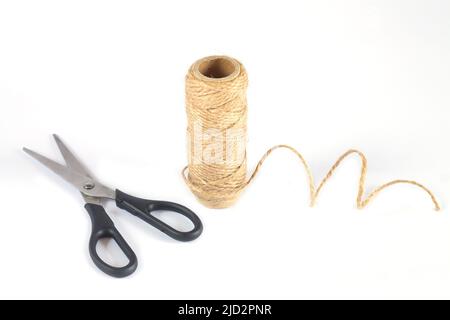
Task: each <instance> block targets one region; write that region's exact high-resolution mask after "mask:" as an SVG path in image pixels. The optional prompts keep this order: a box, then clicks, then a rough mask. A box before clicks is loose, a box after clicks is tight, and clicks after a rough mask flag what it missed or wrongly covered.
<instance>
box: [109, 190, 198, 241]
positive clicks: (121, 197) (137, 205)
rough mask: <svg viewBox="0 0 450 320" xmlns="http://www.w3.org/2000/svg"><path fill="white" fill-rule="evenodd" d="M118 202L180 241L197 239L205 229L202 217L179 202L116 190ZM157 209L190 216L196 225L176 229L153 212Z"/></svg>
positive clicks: (122, 207)
mask: <svg viewBox="0 0 450 320" xmlns="http://www.w3.org/2000/svg"><path fill="white" fill-rule="evenodd" d="M116 204H117V206H118V207H119V208H121V209H124V210H126V211H128V212H130V213H131V214H133V215H135V216H137V217H138V218H140V219H142V220H144V221H145V222H147V223H149V224H151V225H152V226H154V227H155V228H157V229H158V230H160V231H162V232H164V233H165V234H167V235H168V236H169V237H171V238H173V239H175V240H178V241H192V240H194V239H197V238H198V237H199V236H200V235H201V233H202V231H203V225H202V222H201V221H200V218H199V217H198V216H197V215H196V214H195V213H194V212H192V211H191V210H190V209H188V208H186V207H185V206H182V205H181V204H178V203H174V202H168V201H155V200H146V199H141V198H136V197H133V196H130V195H128V194H126V193H124V192H122V191H120V190H116ZM157 210H164V211H172V212H177V213H179V214H181V215H183V216H185V217H186V218H188V219H189V220H190V221H191V222H192V224H193V225H194V228H193V229H192V230H191V231H187V232H183V231H179V230H176V229H174V228H172V227H171V226H169V225H168V224H167V223H165V222H163V221H161V220H160V219H157V218H156V217H154V216H153V215H152V214H151V212H152V211H157Z"/></svg>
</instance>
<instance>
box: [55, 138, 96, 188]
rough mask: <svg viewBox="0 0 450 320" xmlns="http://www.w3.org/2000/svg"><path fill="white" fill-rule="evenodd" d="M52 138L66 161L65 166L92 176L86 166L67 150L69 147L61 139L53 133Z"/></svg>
mask: <svg viewBox="0 0 450 320" xmlns="http://www.w3.org/2000/svg"><path fill="white" fill-rule="evenodd" d="M53 138H54V139H55V141H56V144H57V145H58V148H59V151H60V152H61V154H62V156H63V158H64V160H65V161H66V164H67V167H69V168H70V169H72V170H74V171H76V172H78V173H79V174H80V175H83V176H86V177H89V178H91V179H94V178H93V175H92V174H91V172H90V171H89V170H88V169H87V168H86V166H85V165H84V164H83V163H82V162H81V161H80V160H78V158H77V157H76V156H75V155H74V154H73V153H72V152H71V151H70V150H69V148H68V147H67V146H66V145H65V144H64V143H63V142H62V141H61V139H60V138H59V136H58V135H56V134H54V135H53Z"/></svg>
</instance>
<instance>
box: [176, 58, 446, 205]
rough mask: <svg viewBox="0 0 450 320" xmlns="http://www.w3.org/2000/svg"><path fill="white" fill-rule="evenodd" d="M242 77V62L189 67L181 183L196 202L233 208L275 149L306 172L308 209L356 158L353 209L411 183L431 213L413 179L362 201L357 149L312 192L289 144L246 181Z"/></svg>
mask: <svg viewBox="0 0 450 320" xmlns="http://www.w3.org/2000/svg"><path fill="white" fill-rule="evenodd" d="M246 90H247V73H246V71H245V69H244V67H243V65H242V64H241V63H239V62H238V61H237V60H235V59H233V58H230V57H226V56H212V57H207V58H203V59H200V60H198V61H197V62H196V63H194V64H193V65H192V66H191V68H190V69H189V72H188V74H187V76H186V112H187V118H188V128H187V134H188V160H189V163H188V166H187V167H185V168H184V169H183V178H184V180H185V182H186V184H187V185H188V186H189V188H190V189H191V190H192V192H193V193H194V194H195V196H196V197H197V198H198V199H199V201H200V202H201V203H203V204H204V205H206V206H207V207H210V208H226V207H229V206H230V205H232V204H233V203H234V202H235V201H236V200H237V198H238V197H239V195H240V193H241V192H242V191H243V190H244V189H245V187H247V186H248V185H249V184H250V183H251V182H252V181H253V179H254V178H255V176H256V175H257V173H258V172H259V170H260V168H261V166H262V164H263V163H264V161H265V160H266V158H267V157H268V156H269V155H270V154H271V153H272V152H273V151H274V150H276V149H281V148H285V149H288V150H291V151H292V152H293V153H295V154H296V155H297V157H298V158H299V159H300V161H301V163H302V164H303V167H304V168H305V170H306V173H307V178H308V184H309V190H310V205H311V206H313V205H314V204H315V202H316V200H317V197H318V196H319V193H320V191H321V190H322V188H323V186H324V184H325V183H326V182H327V181H328V180H329V179H330V177H331V176H332V175H333V173H334V171H335V170H336V169H337V167H338V166H339V165H340V164H341V162H342V161H343V160H344V159H345V158H346V157H348V156H349V155H351V154H357V155H358V156H359V157H360V158H361V175H360V178H359V185H358V195H357V198H356V206H357V208H364V207H365V206H366V205H367V204H368V203H369V202H370V201H371V200H372V199H373V198H374V197H375V196H376V195H377V194H378V193H380V192H381V191H382V190H384V189H386V188H387V187H389V186H392V185H394V184H400V183H403V184H411V185H414V186H417V187H419V188H421V189H422V190H424V191H425V192H426V193H428V195H429V196H430V198H431V200H432V201H433V203H434V207H435V209H436V210H439V209H440V206H439V203H438V202H437V200H436V197H435V196H434V195H433V193H432V192H431V191H430V190H429V189H427V188H426V187H425V186H424V185H422V184H420V183H418V182H416V181H412V180H393V181H390V182H388V183H385V184H383V185H381V186H379V187H377V188H375V190H373V191H372V192H371V193H369V194H368V195H367V196H366V197H365V198H364V193H365V181H366V173H367V159H366V157H365V156H364V154H363V153H362V152H360V151H358V150H349V151H347V152H345V153H344V154H343V155H342V156H341V157H339V159H338V160H337V161H336V162H335V163H334V165H333V166H332V167H331V169H330V170H329V171H328V173H327V174H326V176H325V177H324V178H323V179H322V181H321V182H320V184H319V186H318V187H317V188H316V187H315V184H314V178H313V176H312V173H311V170H310V168H309V166H308V164H307V162H306V161H305V159H304V158H303V156H302V155H301V154H300V153H299V152H298V151H297V150H296V149H294V148H292V147H291V146H288V145H277V146H274V147H272V148H271V149H269V150H268V151H267V152H266V153H265V154H264V156H263V157H262V158H261V160H260V161H259V162H258V165H257V166H256V168H255V170H254V172H253V174H252V175H251V176H250V178H248V179H247V159H246V154H245V147H246V130H247V100H246Z"/></svg>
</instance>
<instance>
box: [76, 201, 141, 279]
mask: <svg viewBox="0 0 450 320" xmlns="http://www.w3.org/2000/svg"><path fill="white" fill-rule="evenodd" d="M84 207H85V208H86V210H87V212H88V213H89V216H90V217H91V221H92V234H91V239H90V240H89V253H90V254H91V258H92V260H93V261H94V263H95V265H96V266H97V267H98V268H99V269H100V270H102V271H103V272H104V273H106V274H108V275H110V276H112V277H116V278H124V277H127V276H129V275H130V274H132V273H133V272H134V271H136V268H137V265H138V261H137V258H136V255H135V253H134V252H133V250H132V249H131V248H130V246H129V245H128V243H127V242H126V241H125V239H124V238H123V237H122V235H121V234H120V232H119V231H118V230H117V229H116V227H115V226H114V223H113V222H112V220H111V218H110V217H109V216H108V214H107V213H106V211H105V209H104V208H103V207H102V206H100V205H97V204H91V203H87V204H86V205H85V206H84ZM100 239H113V240H115V241H116V243H117V245H118V246H119V248H120V249H121V250H122V252H123V253H124V254H125V256H126V257H127V258H128V261H129V262H128V264H127V265H126V266H124V267H113V266H111V265H109V264H107V263H106V262H104V261H103V260H102V259H101V258H100V257H99V255H98V253H97V243H98V241H99V240H100Z"/></svg>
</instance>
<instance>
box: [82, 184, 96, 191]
mask: <svg viewBox="0 0 450 320" xmlns="http://www.w3.org/2000/svg"><path fill="white" fill-rule="evenodd" d="M83 188H84V189H86V190H92V189H94V188H95V184H94V183H92V182H88V183H85V184H84V186H83Z"/></svg>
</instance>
